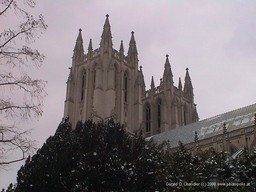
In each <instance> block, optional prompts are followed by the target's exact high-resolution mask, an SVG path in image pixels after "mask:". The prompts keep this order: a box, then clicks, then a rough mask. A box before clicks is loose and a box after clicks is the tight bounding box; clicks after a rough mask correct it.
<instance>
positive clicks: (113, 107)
mask: <svg viewBox="0 0 256 192" xmlns="http://www.w3.org/2000/svg"><path fill="white" fill-rule="evenodd" d="M138 61H139V60H138V50H137V48H136V41H135V35H134V32H131V38H130V42H129V48H128V52H127V54H125V53H124V45H123V41H121V43H120V47H119V49H118V50H117V49H115V48H113V43H112V34H111V26H110V22H109V16H108V15H106V20H105V23H104V26H103V31H102V35H101V41H100V46H99V47H98V48H96V49H93V43H92V39H90V41H89V43H88V48H87V51H84V46H83V38H82V30H81V29H80V30H79V33H78V37H77V40H76V43H75V48H74V52H73V57H72V67H70V74H69V77H68V80H67V90H66V100H65V109H64V116H65V117H69V119H70V122H71V124H72V126H73V127H75V124H76V123H77V121H85V120H88V119H93V120H94V121H99V120H105V119H108V118H111V117H112V118H113V119H114V120H115V121H116V122H120V123H121V124H123V125H124V126H125V128H126V130H127V131H129V132H131V133H133V132H136V131H140V130H142V132H143V134H144V136H145V137H148V136H151V135H155V134H158V133H162V132H166V131H168V130H172V129H175V128H178V127H181V126H185V125H187V124H190V123H193V122H197V121H198V120H199V118H198V114H197V110H196V104H195V103H194V94H193V86H192V82H191V78H190V75H189V70H188V69H186V74H185V82H184V84H183V83H182V81H181V78H180V79H179V83H178V86H175V85H174V81H173V73H172V69H171V65H170V61H169V57H168V55H166V58H165V61H164V62H163V76H162V78H161V81H160V84H159V85H155V83H154V78H153V77H152V80H151V85H150V88H149V89H148V90H146V87H145V82H144V76H143V71H142V66H139V63H138Z"/></svg>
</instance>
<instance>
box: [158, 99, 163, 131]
mask: <svg viewBox="0 0 256 192" xmlns="http://www.w3.org/2000/svg"><path fill="white" fill-rule="evenodd" d="M161 105H162V102H161V100H160V99H159V100H158V102H157V127H158V128H161V108H162V106H161Z"/></svg>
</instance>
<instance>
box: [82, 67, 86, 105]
mask: <svg viewBox="0 0 256 192" xmlns="http://www.w3.org/2000/svg"><path fill="white" fill-rule="evenodd" d="M85 86H86V72H84V73H83V75H82V79H81V100H84V90H85Z"/></svg>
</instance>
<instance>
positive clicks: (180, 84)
mask: <svg viewBox="0 0 256 192" xmlns="http://www.w3.org/2000/svg"><path fill="white" fill-rule="evenodd" d="M178 88H179V90H180V91H182V83H181V78H180V77H179V85H178Z"/></svg>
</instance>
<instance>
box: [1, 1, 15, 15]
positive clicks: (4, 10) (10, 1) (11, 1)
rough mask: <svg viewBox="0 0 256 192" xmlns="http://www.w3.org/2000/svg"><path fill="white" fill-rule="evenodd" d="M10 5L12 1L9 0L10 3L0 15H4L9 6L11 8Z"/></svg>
mask: <svg viewBox="0 0 256 192" xmlns="http://www.w3.org/2000/svg"><path fill="white" fill-rule="evenodd" d="M12 3H13V0H11V1H10V2H9V4H8V5H7V7H6V8H5V9H4V10H3V11H1V12H0V15H2V14H4V13H5V12H6V11H7V10H8V9H9V8H10V6H11V4H12Z"/></svg>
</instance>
